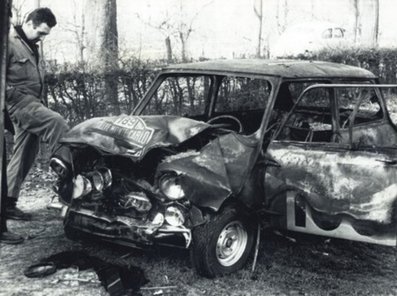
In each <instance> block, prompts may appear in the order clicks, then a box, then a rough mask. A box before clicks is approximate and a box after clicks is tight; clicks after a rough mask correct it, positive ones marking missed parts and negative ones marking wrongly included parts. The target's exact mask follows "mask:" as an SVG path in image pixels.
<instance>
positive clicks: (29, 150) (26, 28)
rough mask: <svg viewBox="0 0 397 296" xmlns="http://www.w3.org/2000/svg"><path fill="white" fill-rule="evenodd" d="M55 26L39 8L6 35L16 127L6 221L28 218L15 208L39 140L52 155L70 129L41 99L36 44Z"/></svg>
mask: <svg viewBox="0 0 397 296" xmlns="http://www.w3.org/2000/svg"><path fill="white" fill-rule="evenodd" d="M55 25H56V18H55V16H54V14H53V13H52V11H51V10H50V9H48V8H38V9H35V10H34V11H32V12H31V13H30V14H29V15H28V16H27V18H26V21H25V22H24V23H23V25H22V26H15V27H14V28H12V29H11V30H10V34H9V49H8V60H7V81H6V106H7V109H8V112H9V114H10V117H11V120H12V122H13V125H14V128H15V136H14V140H15V144H14V151H13V155H12V157H11V160H10V163H9V164H8V167H7V177H8V197H7V202H6V204H7V207H6V216H7V218H9V219H18V220H29V219H30V218H31V215H30V214H28V213H24V212H22V211H21V210H20V209H19V208H17V201H18V197H19V192H20V189H21V185H22V183H23V181H24V180H25V177H26V176H27V174H28V173H29V170H30V169H31V167H32V165H33V162H34V160H35V157H36V155H37V152H38V149H39V141H40V139H42V140H43V141H44V142H46V143H48V144H49V148H50V150H51V152H52V153H55V152H56V151H58V150H59V149H60V145H59V143H58V140H59V139H60V138H61V137H62V136H63V135H64V133H65V132H66V131H67V130H68V129H69V128H68V125H67V123H66V121H65V120H64V119H63V117H62V116H61V115H59V114H58V113H56V112H54V111H52V110H50V109H48V108H47V107H46V106H45V105H44V102H43V100H42V94H43V80H44V76H43V67H42V64H43V61H42V60H41V57H40V55H39V51H38V46H37V45H36V44H37V43H38V42H39V41H40V40H43V39H44V37H45V36H47V35H48V34H49V33H50V31H51V29H52V28H53V27H54V26H55ZM61 149H62V148H61Z"/></svg>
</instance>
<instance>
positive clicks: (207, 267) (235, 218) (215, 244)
mask: <svg viewBox="0 0 397 296" xmlns="http://www.w3.org/2000/svg"><path fill="white" fill-rule="evenodd" d="M255 228H256V224H255V223H251V221H249V219H248V217H247V216H245V215H243V214H241V213H239V212H238V211H237V209H236V208H235V207H227V208H225V209H224V210H223V211H222V212H220V213H219V214H218V215H216V216H215V217H213V219H211V220H210V221H209V222H207V223H206V224H204V225H201V226H198V227H196V228H195V229H194V230H193V245H192V248H191V251H190V252H191V258H192V261H193V265H194V267H195V268H196V270H197V272H198V273H199V274H201V275H203V276H206V277H215V276H220V275H223V274H227V273H231V272H234V271H236V270H239V269H241V268H242V267H243V266H244V265H245V263H246V262H247V260H248V257H249V255H250V253H251V250H252V247H253V244H254V239H255V234H256V229H255Z"/></svg>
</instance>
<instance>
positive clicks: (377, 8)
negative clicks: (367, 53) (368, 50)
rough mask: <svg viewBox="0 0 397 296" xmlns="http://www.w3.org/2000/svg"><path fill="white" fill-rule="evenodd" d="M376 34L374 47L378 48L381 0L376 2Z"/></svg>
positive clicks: (375, 0)
mask: <svg viewBox="0 0 397 296" xmlns="http://www.w3.org/2000/svg"><path fill="white" fill-rule="evenodd" d="M374 6H375V8H374V33H373V36H374V37H373V45H374V46H375V47H376V46H378V38H379V0H374Z"/></svg>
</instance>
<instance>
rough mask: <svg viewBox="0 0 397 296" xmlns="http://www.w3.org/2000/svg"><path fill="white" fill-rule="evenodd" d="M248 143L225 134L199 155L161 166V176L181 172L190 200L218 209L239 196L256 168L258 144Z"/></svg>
mask: <svg viewBox="0 0 397 296" xmlns="http://www.w3.org/2000/svg"><path fill="white" fill-rule="evenodd" d="M246 141H247V140H245V141H244V139H243V137H242V136H239V135H237V134H234V133H230V134H227V135H223V136H221V137H219V138H216V139H215V140H213V141H211V142H210V143H208V144H207V145H206V146H205V147H203V149H201V151H200V153H198V154H197V153H188V154H186V157H180V158H175V157H170V160H166V161H165V162H163V163H162V164H161V165H160V166H159V169H158V170H159V173H161V172H164V171H175V172H177V173H178V174H179V175H180V178H181V182H182V185H183V188H184V191H185V193H186V196H188V198H189V200H190V201H192V202H193V203H195V204H197V205H199V206H202V207H210V208H213V209H214V210H217V209H219V208H220V206H221V205H222V203H223V201H224V200H225V199H226V198H227V197H229V196H230V195H234V196H237V195H238V193H239V192H240V190H241V188H242V186H243V185H244V183H245V181H246V179H247V175H248V172H249V171H250V170H251V169H252V167H253V163H254V161H255V159H254V158H255V155H256V151H257V149H258V142H257V141H256V145H254V144H255V142H253V143H249V144H250V145H248V144H247V143H246ZM242 198H244V197H242Z"/></svg>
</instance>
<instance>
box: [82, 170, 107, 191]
mask: <svg viewBox="0 0 397 296" xmlns="http://www.w3.org/2000/svg"><path fill="white" fill-rule="evenodd" d="M87 177H88V178H89V180H90V181H91V183H92V186H93V187H94V189H95V190H96V191H102V190H103V189H106V188H108V187H109V186H110V185H112V173H111V171H110V170H109V169H108V168H100V169H98V170H97V171H93V172H91V173H89V174H87Z"/></svg>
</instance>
